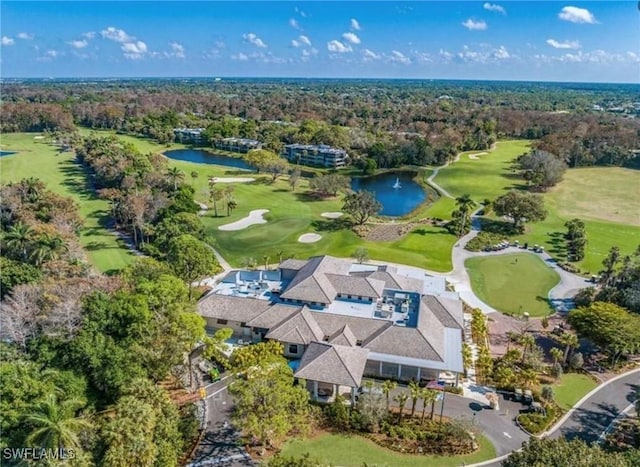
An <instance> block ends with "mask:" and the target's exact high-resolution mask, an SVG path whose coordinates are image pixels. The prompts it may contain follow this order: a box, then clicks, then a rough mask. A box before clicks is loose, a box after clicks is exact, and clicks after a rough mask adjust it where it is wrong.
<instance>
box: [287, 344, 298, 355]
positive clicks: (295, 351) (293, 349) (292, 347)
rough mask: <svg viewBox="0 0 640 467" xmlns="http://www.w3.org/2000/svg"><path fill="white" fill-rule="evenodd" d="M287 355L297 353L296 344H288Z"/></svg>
mask: <svg viewBox="0 0 640 467" xmlns="http://www.w3.org/2000/svg"><path fill="white" fill-rule="evenodd" d="M289 353H294V354H297V353H298V346H297V345H296V344H289Z"/></svg>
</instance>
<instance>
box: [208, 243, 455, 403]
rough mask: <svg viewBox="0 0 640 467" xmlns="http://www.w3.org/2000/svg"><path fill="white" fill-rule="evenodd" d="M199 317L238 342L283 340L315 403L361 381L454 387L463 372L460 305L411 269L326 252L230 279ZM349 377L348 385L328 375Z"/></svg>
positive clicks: (231, 275)
mask: <svg viewBox="0 0 640 467" xmlns="http://www.w3.org/2000/svg"><path fill="white" fill-rule="evenodd" d="M198 311H199V313H200V314H201V315H202V316H203V317H204V318H205V319H206V320H207V327H208V328H209V329H211V330H215V329H220V328H223V327H230V328H231V329H233V331H234V334H235V339H236V340H237V341H240V343H242V344H245V343H255V342H259V341H261V340H263V339H274V340H277V341H279V342H282V343H283V345H284V350H285V356H287V357H288V358H291V359H300V362H299V367H298V370H297V372H296V376H297V377H299V378H304V379H306V380H307V381H311V382H312V383H311V386H310V387H309V389H310V391H311V392H312V393H313V394H314V396H315V397H316V398H322V397H323V394H325V393H327V392H331V393H332V394H335V391H339V388H340V387H341V386H347V387H350V388H351V389H352V390H355V388H356V387H357V386H359V384H360V381H361V378H362V376H363V375H364V376H373V377H382V378H393V379H397V380H400V381H410V380H438V379H441V377H442V374H443V373H449V376H450V374H453V375H455V376H454V380H456V381H457V375H458V374H460V373H462V372H463V366H462V342H463V329H464V325H463V308H462V302H461V301H460V300H459V298H458V297H457V295H456V294H455V293H452V292H447V291H446V290H444V287H442V289H441V290H434V285H433V282H432V281H429V280H425V279H423V278H421V277H420V276H419V275H417V274H416V273H415V271H413V272H412V273H411V274H409V273H408V272H406V271H402V270H400V269H399V268H396V267H392V266H378V265H368V264H364V265H363V264H354V263H352V262H351V261H349V260H345V259H339V258H334V257H331V256H326V255H325V256H316V257H312V258H310V259H309V260H306V261H302V260H295V259H289V260H286V261H283V262H282V263H281V264H280V266H279V267H278V269H277V270H275V271H232V272H230V273H229V274H227V276H226V277H224V278H223V279H222V280H221V281H220V283H219V284H218V285H217V286H216V287H215V288H214V289H213V290H212V291H211V292H210V293H209V294H208V295H207V296H206V297H204V298H203V299H202V300H200V302H199V303H198ZM345 349H351V350H345ZM316 359H321V360H318V361H316ZM356 373H359V374H356ZM347 374H349V375H351V377H350V378H347V379H348V383H349V384H343V383H345V382H347V379H344V378H342V376H339V377H338V376H336V378H333V377H331V378H330V377H329V376H327V375H343V376H344V375H347ZM340 378H342V379H340ZM329 379H331V381H328V380H329ZM338 379H340V381H337V380H338ZM343 379H344V381H343ZM334 380H335V381H334ZM314 381H315V383H313V382H314ZM318 384H319V386H318ZM323 385H324V386H323ZM327 385H328V387H329V389H331V390H330V391H329V390H328V389H327V387H326V386H327ZM350 385H355V386H350Z"/></svg>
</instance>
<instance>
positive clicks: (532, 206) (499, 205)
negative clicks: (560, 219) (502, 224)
mask: <svg viewBox="0 0 640 467" xmlns="http://www.w3.org/2000/svg"><path fill="white" fill-rule="evenodd" d="M493 210H494V211H495V213H496V214H497V215H499V216H507V217H509V218H510V219H511V221H512V222H513V226H514V228H515V229H517V230H521V229H522V226H523V224H524V223H525V222H536V221H542V220H544V219H545V218H546V217H547V211H546V210H545V209H544V201H543V200H542V197H540V196H539V195H532V194H530V193H526V192H522V191H516V190H511V191H510V192H509V193H507V194H505V195H502V196H500V197H499V198H497V199H496V200H495V201H494V202H493Z"/></svg>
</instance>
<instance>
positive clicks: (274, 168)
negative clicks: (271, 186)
mask: <svg viewBox="0 0 640 467" xmlns="http://www.w3.org/2000/svg"><path fill="white" fill-rule="evenodd" d="M262 170H263V172H265V173H268V174H270V175H271V182H272V183H273V182H275V181H276V180H277V179H278V177H280V176H281V175H283V174H285V173H287V170H289V163H288V162H287V161H286V160H285V159H283V158H282V157H280V156H276V157H275V158H273V159H269V160H268V161H264V162H263V163H262Z"/></svg>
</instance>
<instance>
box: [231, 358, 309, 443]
mask: <svg viewBox="0 0 640 467" xmlns="http://www.w3.org/2000/svg"><path fill="white" fill-rule="evenodd" d="M293 381H294V378H293V371H292V370H291V368H289V366H288V365H287V361H286V360H285V359H284V358H283V357H278V359H277V360H275V361H274V362H272V363H271V364H270V365H268V366H262V367H260V368H259V369H256V371H255V372H253V373H251V374H249V375H247V377H246V378H239V379H236V381H234V382H233V383H232V384H231V386H230V388H229V390H230V392H231V394H232V395H233V399H234V402H235V409H234V413H233V419H234V421H235V423H236V426H237V427H238V428H239V429H240V430H242V433H243V435H244V436H245V437H246V438H247V439H252V440H255V441H256V442H257V443H258V444H259V445H261V446H264V447H266V446H271V447H276V446H278V445H279V444H280V442H282V441H283V440H284V439H285V437H286V436H287V435H294V436H295V435H298V434H304V433H306V432H307V431H308V429H309V403H308V399H309V394H308V392H307V390H306V388H304V387H303V386H300V385H298V386H294V385H293Z"/></svg>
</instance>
